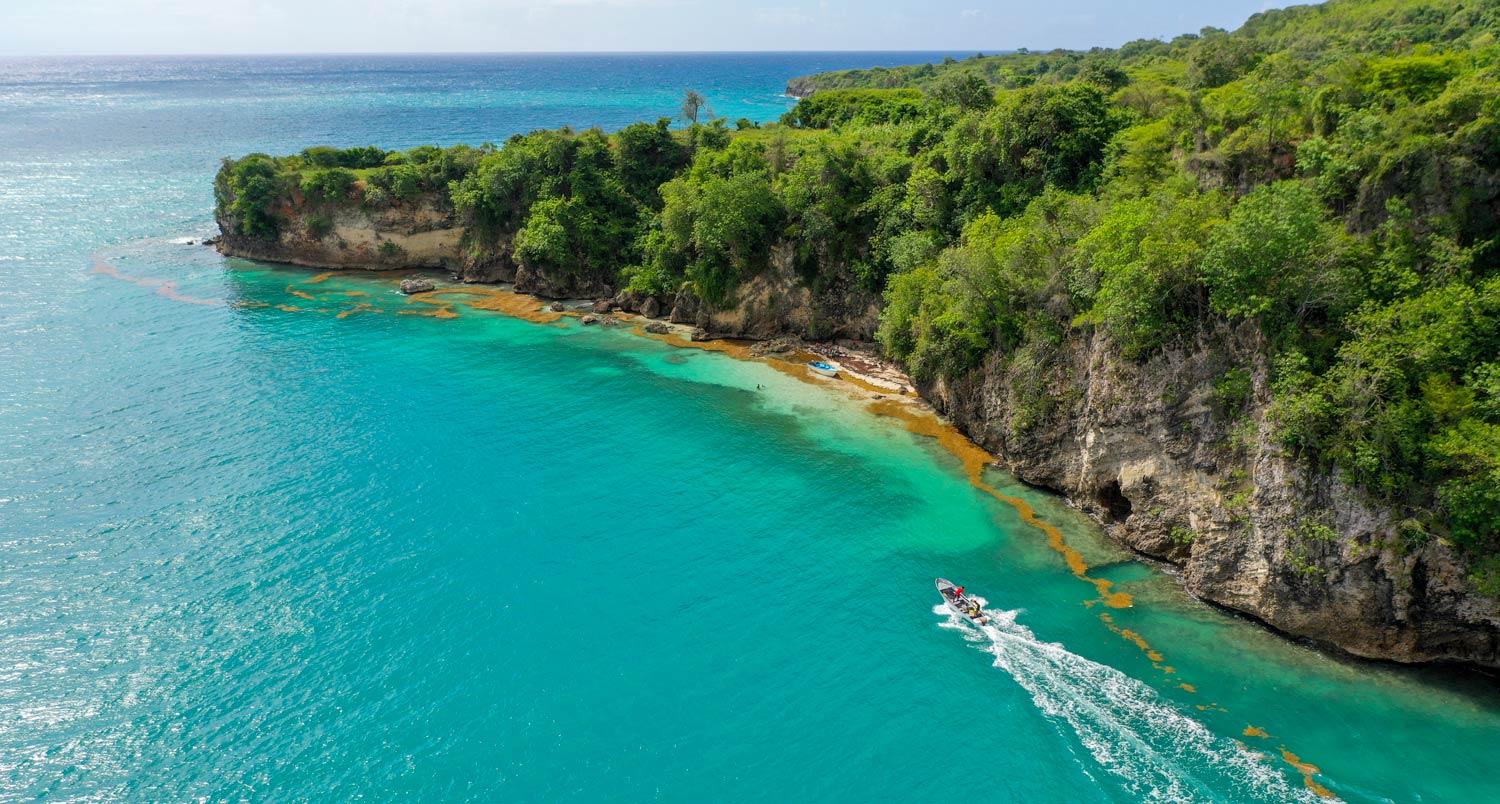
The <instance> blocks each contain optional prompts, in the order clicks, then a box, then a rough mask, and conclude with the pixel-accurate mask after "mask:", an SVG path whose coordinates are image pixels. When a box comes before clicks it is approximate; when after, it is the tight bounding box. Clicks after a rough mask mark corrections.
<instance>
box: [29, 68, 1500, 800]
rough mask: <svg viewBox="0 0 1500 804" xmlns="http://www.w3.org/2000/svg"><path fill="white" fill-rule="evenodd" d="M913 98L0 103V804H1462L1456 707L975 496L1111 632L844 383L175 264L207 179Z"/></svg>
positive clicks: (201, 78) (239, 80)
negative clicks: (329, 158)
mask: <svg viewBox="0 0 1500 804" xmlns="http://www.w3.org/2000/svg"><path fill="white" fill-rule="evenodd" d="M932 57H933V56H932V55H930V54H767V55H759V56H744V55H738V56H709V55H703V56H681V57H656V56H632V57H605V56H574V57H547V58H543V57H487V58H482V57H467V58H463V59H442V58H438V57H422V58H419V57H411V58H390V59H369V58H354V57H350V58H344V59H334V58H329V59H283V60H275V59H246V60H233V59H221V60H211V59H202V60H192V59H185V60H154V61H153V60H89V61H68V60H50V61H48V60H43V61H29V62H4V63H3V64H4V65H5V66H6V67H7V68H8V69H7V70H6V71H5V72H3V73H0V109H3V110H4V111H3V114H0V163H3V168H0V271H3V275H0V278H3V281H4V291H3V293H0V800H7V801H10V800H15V801H20V800H42V801H130V802H165V801H320V802H321V801H346V800H355V799H360V800H368V801H421V802H435V801H497V800H511V801H643V800H661V801H787V800H818V801H825V802H827V801H911V800H917V799H922V798H931V797H938V796H943V797H958V798H960V799H963V800H970V801H1014V802H1132V801H1204V802H1210V801H1212V802H1218V801H1249V802H1260V801H1266V802H1270V801H1296V800H1308V801H1311V800H1318V799H1317V797H1316V795H1315V793H1314V791H1313V788H1312V786H1309V785H1308V784H1307V782H1306V779H1305V778H1304V772H1306V771H1308V768H1307V767H1306V765H1308V764H1310V765H1314V766H1316V767H1317V769H1318V770H1317V772H1316V773H1315V774H1313V775H1312V776H1311V777H1310V778H1311V779H1312V782H1313V784H1314V785H1318V786H1321V787H1323V788H1326V790H1327V791H1329V792H1330V793H1332V794H1334V795H1337V796H1338V797H1340V798H1341V799H1343V800H1346V801H1351V802H1380V801H1394V802H1407V801H1425V802H1438V801H1443V802H1448V801H1452V802H1481V801H1495V800H1500V777H1497V776H1496V775H1495V774H1494V760H1495V757H1496V756H1500V694H1497V692H1496V690H1497V688H1496V686H1495V684H1494V681H1493V679H1492V678H1489V677H1486V676H1483V675H1480V674H1477V673H1470V672H1462V671H1453V670H1441V669H1439V670H1433V669H1425V670H1423V669H1419V670H1412V669H1406V668H1399V667H1393V666H1388V665H1383V664H1376V663H1367V662H1358V661H1352V660H1348V659H1344V658H1340V657H1336V656H1332V655H1329V654H1327V653H1323V652H1320V651H1317V650H1314V649H1313V648H1311V647H1308V646H1305V645H1301V644H1298V643H1295V642H1290V641H1286V640H1284V639H1282V638H1280V637H1277V636H1274V635H1272V634H1270V633H1268V632H1266V631H1265V630H1263V629H1261V628H1260V627H1258V626H1256V625H1254V624H1252V623H1249V622H1246V621H1243V620H1240V619H1237V618H1235V617H1232V616H1230V615H1228V614H1225V613H1223V612H1221V611H1218V610H1215V609H1212V608H1209V607H1206V606H1204V605H1201V604H1198V603H1195V602H1194V601H1192V600H1190V599H1189V598H1187V597H1186V596H1185V595H1184V594H1183V593H1182V591H1181V589H1180V587H1179V584H1178V583H1177V581H1176V580H1175V579H1174V578H1172V577H1171V576H1170V575H1167V574H1164V573H1162V572H1159V571H1157V570H1154V569H1151V568H1148V567H1145V566H1143V565H1141V564H1138V563H1135V562H1134V561H1132V560H1131V559H1130V557H1129V556H1127V555H1125V554H1123V553H1122V552H1121V551H1119V550H1118V549H1117V548H1114V547H1112V546H1111V545H1109V544H1108V543H1107V542H1106V541H1105V540H1104V539H1103V538H1102V536H1101V535H1100V534H1099V532H1098V531H1097V529H1096V528H1095V527H1094V526H1093V525H1092V524H1091V523H1090V522H1089V521H1088V520H1087V519H1085V518H1083V517H1082V516H1080V515H1078V514H1077V513H1076V512H1074V511H1072V510H1071V509H1070V508H1068V507H1067V506H1066V505H1065V504H1064V503H1063V502H1062V501H1060V500H1058V499H1057V498H1055V497H1051V496H1049V495H1046V494H1044V493H1041V492H1037V491H1034V490H1030V489H1026V488H1024V487H1020V486H1018V485H1017V484H1016V483H1014V482H1013V481H1011V480H1010V479H1008V478H1006V477H1004V476H1003V475H1000V474H998V473H992V474H990V475H988V476H987V477H986V478H985V480H986V481H987V482H988V483H990V484H992V485H994V486H996V487H997V488H999V489H1000V490H1001V491H1002V492H1003V493H1005V494H1010V495H1014V496H1017V497H1019V498H1022V499H1024V500H1025V501H1027V502H1028V503H1030V504H1031V505H1032V506H1034V507H1035V508H1036V510H1037V513H1038V515H1039V516H1040V517H1041V518H1042V519H1043V520H1044V521H1046V522H1048V523H1050V524H1051V525H1053V526H1055V527H1058V528H1060V529H1061V530H1062V533H1063V536H1064V538H1065V540H1066V541H1067V543H1068V545H1069V546H1070V547H1071V548H1073V549H1076V550H1078V551H1080V552H1081V553H1083V554H1084V555H1085V556H1086V557H1087V558H1088V560H1089V562H1090V563H1091V564H1092V565H1093V567H1094V569H1093V572H1094V574H1095V575H1097V576H1099V577H1104V578H1108V579H1110V580H1113V581H1115V582H1116V584H1117V586H1118V588H1119V589H1121V590H1122V591H1125V592H1128V593H1129V594H1131V595H1132V596H1133V597H1134V599H1135V606H1134V607H1132V608H1128V609H1106V608H1104V607H1102V606H1101V605H1099V604H1098V602H1097V600H1096V598H1097V592H1096V590H1095V589H1094V587H1093V586H1091V585H1090V584H1088V583H1086V582H1083V581H1081V580H1079V579H1078V578H1076V577H1074V576H1073V574H1072V573H1071V572H1070V571H1069V570H1068V568H1067V566H1066V565H1065V563H1064V562H1063V560H1062V557H1061V556H1060V555H1059V553H1058V552H1057V551H1056V550H1054V549H1053V548H1052V547H1050V546H1049V545H1048V543H1047V535H1046V534H1045V533H1043V532H1042V531H1041V530H1040V529H1038V528H1036V527H1034V526H1032V525H1029V524H1027V523H1025V522H1023V521H1022V520H1021V519H1020V517H1019V515H1018V514H1017V512H1016V510H1015V509H1014V508H1012V507H1011V506H1009V505H1007V504H1005V503H1004V502H1002V501H1000V500H997V499H996V498H994V497H993V496H991V495H989V494H987V493H985V492H984V491H983V490H981V489H978V488H976V487H975V486H973V485H972V484H971V483H970V482H969V480H968V478H967V477H966V476H965V473H964V471H963V468H962V466H961V464H960V462H959V460H958V459H957V458H956V457H955V456H954V455H952V454H951V453H950V452H948V451H947V450H945V449H943V448H942V447H941V446H940V445H939V444H938V443H937V442H936V441H934V440H932V439H929V438H925V437H922V436H920V435H915V434H913V433H911V432H908V430H907V429H906V428H905V427H903V426H902V425H901V423H900V422H899V421H896V420H893V419H890V418H886V417H882V416H877V415H875V414H874V413H873V412H871V410H869V409H868V407H867V406H866V404H865V403H864V402H862V401H858V400H853V399H851V398H850V395H849V394H847V393H845V392H844V391H842V390H841V389H840V388H839V386H838V385H837V384H836V383H825V382H807V381H805V380H803V379H799V378H797V377H794V376H790V375H788V374H787V373H785V372H782V371H778V370H777V369H776V368H775V367H774V366H771V365H767V364H764V363H759V362H748V361H741V360H735V359H732V358H730V357H728V356H725V355H722V354H717V353H713V352H706V351H700V350H695V349H685V348H679V347H677V346H673V345H671V344H667V343H663V342H660V341H657V340H652V339H647V338H643V337H640V336H638V335H635V334H632V333H630V332H627V331H621V330H599V329H596V328H585V327H582V326H579V325H577V324H576V323H575V322H574V321H572V320H569V319H565V320H562V321H557V322H551V323H533V322H530V321H526V320H521V319H518V318H513V317H508V316H506V315H503V314H501V313H497V312H492V311H486V310H482V309H475V308H473V307H471V306H466V305H464V304H462V303H457V304H455V305H454V308H453V309H454V311H455V312H456V313H457V314H458V315H457V317H455V318H433V317H430V316H423V315H408V314H404V313H416V312H430V311H431V309H432V308H431V307H430V306H424V305H421V304H417V303H413V302H411V301H409V300H407V299H405V298H403V297H400V296H399V295H398V294H396V293H395V291H394V283H393V280H392V279H391V278H390V277H388V276H379V275H371V274H362V273H346V274H338V275H335V276H332V277H328V278H326V279H323V280H321V281H317V282H313V281H312V280H313V279H314V278H315V276H314V273H313V272H309V271H304V270H299V269H291V268H285V267H276V266H269V265H264V264H256V263H250V262H245V261H239V260H225V259H223V258H221V257H219V256H218V255H216V254H214V253H213V252H212V251H211V250H210V249H206V248H204V247H202V246H193V245H184V244H182V243H180V242H179V241H180V240H181V239H184V238H193V239H197V238H201V237H203V236H205V235H207V234H209V233H211V230H212V219H211V212H210V209H209V206H210V204H211V193H210V186H209V185H210V179H211V177H212V174H213V171H214V169H215V167H216V160H217V158H218V157H220V156H224V155H229V154H236V153H241V152H247V151H251V150H264V151H269V152H286V151H292V150H297V149H300V148H302V147H306V146H308V145H313V144H319V143H323V142H331V143H335V144H342V145H349V144H364V143H367V142H376V143H380V144H384V145H391V146H405V145H413V144H417V143H421V142H429V141H431V142H440V143H448V142H454V141H459V140H466V141H471V142H473V141H483V140H486V139H488V140H497V141H498V140H502V139H503V138H504V136H506V135H507V134H509V133H511V132H513V131H516V130H525V129H528V128H532V127H541V126H554V125H562V124H574V125H586V124H588V123H591V122H598V123H600V124H603V125H606V126H607V127H614V126H617V125H620V124H623V123H625V122H629V121H631V120H635V119H654V118H655V117H656V116H658V115H661V114H670V113H671V107H672V101H673V98H674V95H675V93H676V90H677V84H678V83H681V82H682V81H684V80H689V79H691V80H692V81H693V84H694V85H695V86H698V87H699V88H701V89H704V90H705V91H706V93H707V94H709V96H710V98H711V99H712V100H714V101H715V102H716V106H718V107H719V111H720V112H721V113H724V114H729V115H731V116H736V117H737V116H742V115H743V116H752V117H756V118H757V119H770V118H773V117H775V116H776V115H778V114H779V113H780V112H781V111H782V110H783V109H784V108H786V103H787V101H786V100H785V99H783V98H780V97H779V96H778V93H779V90H780V85H781V83H782V82H784V80H785V79H786V78H787V77H789V76H792V75H796V74H801V73H805V72H810V71H813V70H816V69H827V68H832V67H844V66H858V65H861V64H870V63H881V62H884V63H899V62H901V61H911V60H926V59H928V58H932ZM684 76H687V78H684ZM662 87H667V89H662ZM105 266H107V269H106V270H105V271H104V272H100V270H99V269H101V268H103V267H105ZM341 314H343V315H341ZM939 575H942V576H947V577H950V578H954V579H956V580H959V581H960V582H962V583H965V584H966V585H967V586H968V587H969V588H970V589H971V590H975V591H977V592H978V593H979V594H981V595H983V596H984V597H986V598H987V599H988V605H989V608H990V609H991V610H992V611H993V612H995V613H996V614H997V624H996V625H995V626H994V627H993V628H990V629H986V630H983V631H981V630H976V629H973V628H971V627H968V626H964V625H960V624H958V623H955V622H952V621H951V620H950V618H948V617H946V616H943V615H942V614H941V613H938V612H936V611H935V610H934V604H935V603H936V602H937V601H936V595H935V593H934V591H933V588H932V578H934V577H935V576H939ZM1101 615H1108V616H1107V617H1105V616H1101ZM1127 632H1128V633H1127ZM1141 643H1144V644H1145V645H1146V647H1144V648H1143V647H1142V644H1141ZM1153 654H1155V655H1153ZM1169 668H1170V672H1168V669H1169ZM1247 730H1248V731H1247ZM1262 734H1264V735H1265V736H1260V735H1262Z"/></svg>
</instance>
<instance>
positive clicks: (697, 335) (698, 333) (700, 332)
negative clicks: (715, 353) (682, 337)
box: [688, 327, 713, 341]
mask: <svg viewBox="0 0 1500 804" xmlns="http://www.w3.org/2000/svg"><path fill="white" fill-rule="evenodd" d="M688 339H689V340H693V341H711V340H713V336H712V335H710V334H708V330H706V329H704V328H703V327H697V328H695V329H694V330H693V333H692V334H691V335H689V336H688Z"/></svg>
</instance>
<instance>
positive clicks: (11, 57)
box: [0, 47, 1113, 61]
mask: <svg viewBox="0 0 1500 804" xmlns="http://www.w3.org/2000/svg"><path fill="white" fill-rule="evenodd" d="M1107 49H1113V48H1107ZM1021 50H1026V51H1028V52H1031V53H1052V52H1055V51H1060V50H1062V51H1074V52H1085V53H1086V52H1088V51H1087V50H1085V49H1079V48H1049V49H1046V50H1042V49H1038V48H1028V47H1012V48H997V49H994V50H979V49H973V48H938V49H926V48H920V49H913V50H903V49H895V50H892V49H870V48H857V49H829V50H823V49H815V48H794V49H787V50H324V51H311V50H309V51H246V52H235V53H203V52H181V53H144V52H142V53H29V54H5V55H0V61H15V60H20V59H84V58H98V59H116V58H157V59H165V58H244V57H256V56H261V57H286V56H723V55H747V56H754V55H768V56H770V55H792V54H820V53H828V54H850V55H861V54H876V53H901V54H905V53H912V54H924V55H936V54H943V55H947V56H952V55H955V54H959V53H967V54H970V55H968V56H966V57H965V58H973V57H975V56H986V57H988V56H1003V55H1008V54H1012V53H1017V52H1019V51H1021Z"/></svg>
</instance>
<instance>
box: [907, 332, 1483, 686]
mask: <svg viewBox="0 0 1500 804" xmlns="http://www.w3.org/2000/svg"><path fill="white" fill-rule="evenodd" d="M1264 353H1265V349H1264V345H1263V344H1262V343H1260V341H1259V335H1258V333H1257V332H1256V331H1255V330H1254V328H1253V327H1246V328H1244V329H1242V330H1239V331H1233V330H1228V329H1224V330H1220V331H1216V332H1212V333H1205V334H1203V335H1202V336H1201V337H1200V338H1199V340H1198V342H1197V343H1195V344H1194V345H1193V346H1192V347H1190V348H1182V349H1177V350H1169V351H1168V352H1166V353H1165V354H1162V355H1160V356H1158V357H1156V358H1153V359H1152V360H1150V361H1149V362H1146V363H1144V364H1138V363H1134V362H1131V361H1127V360H1123V359H1121V358H1120V357H1119V356H1118V355H1117V353H1116V352H1115V351H1114V350H1113V349H1112V348H1111V347H1110V345H1109V344H1108V343H1107V342H1105V341H1104V340H1103V339H1102V338H1100V337H1098V336H1088V335H1083V334H1078V335H1077V336H1076V337H1075V339H1074V340H1071V341H1067V342H1064V343H1063V344H1061V345H1059V346H1057V347H1051V348H1050V351H1049V352H1047V353H1044V354H1037V353H1032V352H1028V351H1027V350H1020V351H1019V352H1017V353H1015V354H1011V355H1002V354H999V353H993V354H991V355H990V356H989V357H988V359H987V361H986V362H985V364H984V365H983V366H982V367H981V368H979V369H978V370H976V371H974V372H972V373H970V374H969V375H967V376H965V377H964V378H963V379H962V380H960V381H957V382H940V383H938V384H936V385H933V386H930V387H927V388H924V389H923V390H924V392H925V395H926V396H927V397H928V398H929V399H931V400H932V402H933V403H934V404H935V405H936V406H937V407H938V409H939V410H940V411H941V412H943V413H945V414H946V415H948V416H950V417H951V418H952V419H953V421H954V422H955V424H957V425H958V426H959V427H960V428H961V429H963V430H964V431H965V432H966V433H967V434H968V435H969V436H970V437H971V438H973V439H974V440H975V441H976V442H978V443H979V444H980V445H982V446H984V447H985V448H986V449H988V450H989V451H991V452H992V453H993V454H994V455H996V456H997V458H998V459H999V461H1000V462H1001V463H1002V464H1003V465H1004V466H1005V468H1006V469H1007V470H1009V471H1010V472H1012V473H1013V474H1015V475H1016V476H1017V477H1019V478H1020V479H1022V480H1024V481H1026V482H1028V483H1031V484H1035V485H1038V486H1043V487H1046V488H1049V489H1053V490H1056V491H1059V492H1061V493H1063V494H1065V495H1067V496H1068V497H1070V498H1071V499H1072V500H1074V501H1075V502H1076V503H1077V504H1078V505H1079V506H1080V507H1081V508H1083V509H1084V510H1085V511H1088V512H1089V513H1091V514H1093V515H1094V516H1095V517H1096V518H1097V519H1098V520H1099V521H1100V522H1101V523H1103V525H1104V527H1105V529H1106V531H1107V532H1108V533H1109V534H1110V535H1111V536H1112V537H1113V538H1115V539H1116V540H1118V541H1120V542H1122V543H1123V544H1125V545H1127V546H1129V547H1130V548H1132V549H1134V550H1136V551H1138V552H1139V553H1142V554H1144V555H1146V556H1149V557H1152V558H1155V559H1159V560H1162V561H1166V562H1170V563H1172V564H1174V565H1177V566H1178V567H1180V568H1181V577H1182V579H1183V582H1184V584H1185V586H1186V588H1187V590H1188V591H1189V592H1191V593H1192V594H1194V595H1196V596H1197V597H1199V598H1202V599H1204V600H1207V601H1210V602H1212V603H1215V604H1218V605H1221V606H1225V607H1227V608H1230V609H1234V610H1236V611H1240V612H1244V613H1246V614H1248V615H1250V616H1252V617H1255V618H1257V619H1259V620H1261V621H1263V622H1265V623H1267V624H1268V625H1270V626H1271V627H1273V628H1275V629H1277V630H1279V631H1282V632H1285V633H1287V634H1291V635H1295V636H1299V637H1306V638H1309V639H1313V640H1316V641H1318V642H1321V643H1326V644H1330V645H1334V646H1337V647H1338V648H1341V649H1343V650H1345V651H1348V652H1349V653H1352V654H1355V655H1358V656H1364V657H1372V658H1381V659H1393V660H1396V661H1401V662H1424V661H1461V662H1469V663H1474V664H1479V665H1486V666H1490V667H1500V602H1497V601H1494V600H1491V599H1488V598H1484V597H1482V596H1479V595H1476V594H1475V593H1474V592H1473V590H1472V589H1470V588H1469V585H1468V582H1467V580H1466V570H1465V567H1464V563H1463V561H1462V560H1461V557H1460V556H1459V555H1457V554H1456V553H1455V551H1454V549H1453V548H1452V547H1450V546H1448V545H1447V544H1445V543H1443V542H1442V541H1441V540H1438V539H1436V538H1430V539H1428V540H1426V541H1425V542H1424V543H1418V544H1413V543H1412V540H1411V539H1410V538H1408V537H1406V536H1404V535H1402V534H1401V532H1400V530H1401V527H1402V523H1401V521H1400V520H1401V517H1400V515H1399V514H1397V513H1396V512H1394V511H1391V510H1387V509H1386V508H1384V507H1382V506H1381V505H1380V504H1378V503H1377V502H1375V501H1372V500H1370V499H1368V498H1366V497H1365V496H1364V495H1363V494H1362V493H1361V492H1360V491H1359V490H1357V489H1355V488H1353V487H1352V486H1350V485H1349V484H1347V483H1345V482H1344V481H1343V480H1341V479H1340V478H1339V477H1338V476H1336V475H1330V474H1327V473H1315V472H1311V471H1309V470H1308V469H1307V468H1305V466H1304V465H1303V464H1302V463H1300V462H1299V461H1297V460H1296V459H1295V457H1294V456H1291V455H1288V454H1286V453H1285V452H1284V451H1283V450H1282V449H1281V448H1280V447H1279V446H1278V445H1276V444H1275V443H1274V442H1273V440H1272V439H1271V437H1270V426H1269V424H1268V423H1267V421H1266V409H1267V404H1268V402H1269V396H1270V392H1269V388H1268V368H1267V366H1266V362H1265V360H1264V358H1263V357H1262V355H1264ZM1235 367H1248V373H1247V374H1241V375H1239V377H1240V378H1242V379H1243V381H1244V394H1243V395H1240V394H1236V393H1234V392H1233V391H1232V390H1231V389H1230V388H1229V386H1232V385H1234V384H1233V383H1228V382H1226V379H1225V378H1226V377H1227V376H1233V375H1229V374H1228V372H1229V371H1230V370H1231V369H1233V368H1235ZM1241 370H1242V371H1243V370H1244V369H1241Z"/></svg>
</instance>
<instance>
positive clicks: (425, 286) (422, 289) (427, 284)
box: [401, 277, 437, 296]
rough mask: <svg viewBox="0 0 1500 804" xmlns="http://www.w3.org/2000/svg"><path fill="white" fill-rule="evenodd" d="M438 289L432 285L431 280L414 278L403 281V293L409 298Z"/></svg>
mask: <svg viewBox="0 0 1500 804" xmlns="http://www.w3.org/2000/svg"><path fill="white" fill-rule="evenodd" d="M436 289H437V285H434V284H432V280H431V279H423V278H422V277H413V278H411V279H403V280H401V292H402V293H404V294H406V295H408V296H411V295H413V294H416V293H428V292H431V291H433V290H436Z"/></svg>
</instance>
